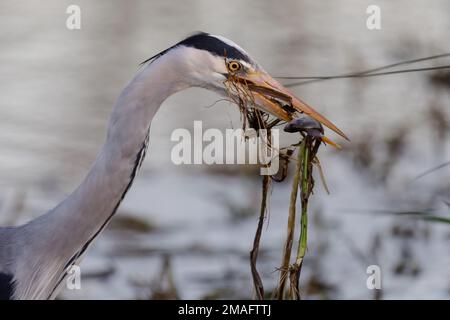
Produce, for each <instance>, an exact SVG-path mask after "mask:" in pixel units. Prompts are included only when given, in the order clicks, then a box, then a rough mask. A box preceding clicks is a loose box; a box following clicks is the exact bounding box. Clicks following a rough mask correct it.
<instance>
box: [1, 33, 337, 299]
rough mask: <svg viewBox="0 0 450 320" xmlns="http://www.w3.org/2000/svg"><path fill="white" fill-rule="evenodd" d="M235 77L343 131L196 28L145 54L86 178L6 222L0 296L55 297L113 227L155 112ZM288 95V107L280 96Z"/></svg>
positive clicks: (280, 112) (278, 113) (264, 96)
mask: <svg viewBox="0 0 450 320" xmlns="http://www.w3.org/2000/svg"><path fill="white" fill-rule="evenodd" d="M230 75H233V76H234V77H235V78H236V79H238V80H239V82H240V83H241V85H244V83H245V84H246V85H250V86H249V88H250V89H251V93H252V95H253V97H252V99H254V102H255V103H256V105H257V107H258V108H260V109H261V110H263V111H265V112H267V113H270V114H272V115H273V116H275V117H277V118H279V119H282V120H285V121H289V120H291V119H292V117H293V113H294V112H301V113H305V114H307V115H309V116H311V117H312V118H314V119H316V120H317V121H319V122H321V123H322V124H324V125H325V126H327V127H328V128H330V129H332V130H333V131H335V132H336V133H338V134H339V135H341V136H342V137H344V138H346V136H345V134H344V133H343V132H342V131H341V130H339V129H338V128H337V127H336V126H335V125H334V124H332V123H331V122H330V121H329V120H327V119H326V118H325V117H324V116H322V115H321V114H319V113H318V112H316V111H315V110H314V109H312V108H311V107H310V106H308V105H307V104H306V103H304V102H302V101H301V100H299V99H298V98H296V97H295V96H294V95H293V94H292V93H291V92H289V91H288V90H287V89H286V88H284V87H283V86H282V85H281V84H279V83H278V82H277V81H276V80H275V79H273V78H272V77H271V76H270V75H269V74H268V73H267V72H266V71H264V69H263V68H262V67H261V66H260V65H259V64H258V63H257V62H256V61H255V60H253V59H252V58H251V57H250V56H249V54H248V53H246V52H245V51H244V50H243V49H242V48H241V47H239V46H238V45H236V44H235V43H234V42H232V41H230V40H228V39H226V38H224V37H221V36H216V35H211V34H208V33H197V34H194V35H192V36H190V37H188V38H186V39H184V40H183V41H181V42H179V43H177V44H175V45H173V46H171V47H170V48H168V49H166V50H164V51H162V52H160V53H159V54H157V55H155V56H153V57H152V58H150V59H148V60H146V61H145V62H144V64H143V66H142V68H141V69H140V70H139V72H138V73H137V75H136V76H135V77H134V78H133V79H132V80H131V82H130V83H129V84H128V85H127V86H126V87H125V89H124V90H123V91H122V93H121V94H120V96H119V97H118V99H117V102H116V104H115V106H114V108H113V111H112V115H111V118H110V122H109V126H108V131H107V136H106V141H105V143H104V145H103V147H102V148H101V150H100V152H99V154H98V157H97V158H96V160H95V162H94V164H93V165H92V167H91V169H90V171H89V172H88V174H87V175H86V177H85V178H84V180H83V181H82V182H81V184H80V185H79V186H78V187H77V188H76V189H75V190H74V191H73V192H72V193H71V194H70V195H69V196H68V197H67V198H66V199H64V200H63V201H62V202H61V203H59V204H58V205H57V206H56V207H55V208H53V209H52V210H50V211H49V212H47V213H45V214H43V215H42V216H39V217H37V218H36V219H34V220H32V221H30V222H28V223H26V224H24V225H20V226H14V227H2V228H0V294H1V297H2V298H3V299H52V298H55V296H56V295H57V293H58V292H59V290H60V289H61V287H62V286H63V284H64V280H65V279H66V277H67V270H68V269H69V268H70V267H71V266H73V265H75V264H77V265H78V264H79V263H80V261H81V259H82V258H83V256H84V254H85V253H86V249H87V248H88V247H89V246H90V245H91V244H92V242H93V241H94V240H95V239H96V238H97V236H98V235H99V234H100V233H101V232H102V230H103V229H104V228H105V227H106V226H107V224H108V222H109V221H110V219H111V218H112V217H113V215H114V213H115V212H116V211H117V208H118V207H119V205H120V203H121V201H122V200H123V198H124V197H125V195H126V193H127V191H128V190H129V188H130V187H131V184H132V183H133V180H134V178H135V177H136V174H137V172H138V170H139V168H140V166H141V164H142V161H143V159H144V156H145V153H146V150H147V146H148V142H149V130H150V124H151V121H152V119H153V116H154V115H155V113H156V112H157V111H158V109H159V107H160V105H161V104H162V103H163V101H164V100H165V99H166V98H168V97H169V96H170V95H172V94H174V93H176V92H178V91H181V90H184V89H187V88H189V87H202V88H205V89H208V90H212V91H215V92H218V93H219V94H221V95H227V89H226V87H225V84H224V83H225V81H227V79H228V78H229V76H230ZM280 97H282V98H283V99H284V100H286V99H287V100H288V101H289V105H290V109H286V108H283V104H282V103H280V102H279V101H278V100H277V99H278V98H280Z"/></svg>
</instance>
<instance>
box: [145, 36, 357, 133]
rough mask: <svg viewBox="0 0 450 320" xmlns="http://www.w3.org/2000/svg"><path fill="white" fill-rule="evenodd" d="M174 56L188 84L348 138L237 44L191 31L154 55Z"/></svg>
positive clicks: (220, 37)
mask: <svg viewBox="0 0 450 320" xmlns="http://www.w3.org/2000/svg"><path fill="white" fill-rule="evenodd" d="M166 53H171V54H173V55H177V56H179V57H180V59H176V61H178V62H180V63H179V69H180V70H181V71H182V72H181V73H182V74H183V75H185V76H186V78H187V81H189V83H190V85H191V86H198V87H204V88H206V89H209V90H213V91H216V92H219V93H220V94H222V95H225V96H228V97H230V95H231V96H232V97H233V98H235V101H236V100H237V99H246V100H249V101H247V102H251V104H252V106H254V107H256V108H258V109H260V110H262V111H265V112H267V113H269V114H271V115H273V116H275V117H276V118H278V119H280V120H284V121H290V120H292V119H293V118H295V117H296V114H298V113H303V114H306V115H308V116H310V117H311V118H313V119H315V120H317V121H319V122H320V123H322V124H323V125H325V126H326V127H328V128H330V129H331V130H333V131H335V132H336V133H337V134H339V135H340V136H342V137H344V138H345V139H348V138H347V137H346V135H345V134H344V133H343V132H342V131H341V130H340V129H338V128H337V127H336V126H335V125H334V124H333V123H332V122H331V121H329V120H328V119H326V118H325V117H324V116H323V115H321V114H320V113H319V112H317V111H316V110H314V109H313V108H312V107H310V106H309V105H308V104H306V103H305V102H303V101H301V100H300V99H299V98H297V97H296V96H295V95H294V94H292V93H291V92H290V91H289V90H288V89H287V88H286V87H284V86H283V85H281V84H280V83H279V82H278V81H277V80H275V79H274V78H273V77H272V76H270V75H269V74H268V73H267V72H266V71H265V70H264V69H263V68H262V67H261V66H260V65H259V64H258V63H257V62H256V61H255V60H254V59H252V58H251V57H250V55H249V54H248V53H247V52H246V51H245V50H244V49H242V48H241V47H240V46H238V45H237V44H235V43H234V42H232V41H231V40H228V39H226V38H224V37H222V36H217V35H212V34H208V33H198V34H194V35H192V36H190V37H188V38H186V39H184V40H183V41H181V42H179V43H177V44H175V45H174V46H172V47H170V48H168V49H166V50H164V51H163V52H161V53H160V54H158V55H157V56H155V57H152V58H150V59H149V60H151V59H154V58H158V57H159V56H161V55H164V54H166Z"/></svg>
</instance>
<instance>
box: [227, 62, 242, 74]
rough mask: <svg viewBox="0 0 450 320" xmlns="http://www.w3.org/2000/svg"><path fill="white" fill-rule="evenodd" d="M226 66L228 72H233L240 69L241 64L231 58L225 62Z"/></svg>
mask: <svg viewBox="0 0 450 320" xmlns="http://www.w3.org/2000/svg"><path fill="white" fill-rule="evenodd" d="M227 68H228V71H229V72H232V73H234V72H238V71H239V70H241V68H242V65H241V64H240V63H239V62H237V61H234V60H233V61H230V62H228V63H227Z"/></svg>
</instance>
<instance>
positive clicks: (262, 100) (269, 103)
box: [238, 71, 349, 140]
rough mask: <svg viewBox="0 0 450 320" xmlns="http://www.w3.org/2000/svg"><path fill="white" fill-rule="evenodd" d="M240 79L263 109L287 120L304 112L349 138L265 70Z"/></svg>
mask: <svg viewBox="0 0 450 320" xmlns="http://www.w3.org/2000/svg"><path fill="white" fill-rule="evenodd" d="M238 80H239V81H240V82H242V83H243V84H246V85H247V87H248V88H249V90H250V91H251V93H252V95H253V98H254V101H255V103H256V105H257V107H259V108H260V109H262V110H263V111H265V112H268V113H270V114H271V115H273V116H275V117H277V118H278V119H282V120H285V121H290V120H292V119H293V114H294V113H295V112H296V111H298V112H300V113H304V114H306V115H308V116H310V117H311V118H313V119H315V120H317V121H319V122H320V123H321V124H323V125H324V126H326V127H328V128H330V129H331V130H333V131H334V132H336V133H337V134H338V135H340V136H341V137H343V138H344V139H346V140H349V139H348V137H347V136H346V135H345V133H344V132H342V130H340V129H339V128H338V127H336V126H335V125H334V124H333V123H332V122H331V121H330V120H328V119H327V118H325V117H324V116H323V115H321V114H320V113H319V112H317V111H316V110H314V109H313V108H312V107H310V106H309V105H308V104H306V103H305V102H303V101H301V100H300V99H299V98H297V97H296V96H294V95H293V94H292V93H291V92H290V91H289V90H288V89H287V88H285V87H283V86H282V85H281V84H280V83H278V81H276V80H275V79H274V78H272V77H271V76H270V75H268V74H267V73H265V72H264V71H254V72H251V73H248V74H246V75H245V76H243V77H238ZM285 106H287V108H286V107H285Z"/></svg>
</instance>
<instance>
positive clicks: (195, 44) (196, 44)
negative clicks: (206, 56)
mask: <svg viewBox="0 0 450 320" xmlns="http://www.w3.org/2000/svg"><path fill="white" fill-rule="evenodd" d="M178 46H186V47H191V48H196V49H199V50H205V51H208V52H209V53H211V54H213V55H216V56H219V57H226V58H229V59H236V60H243V61H246V62H248V63H251V59H250V57H249V56H248V55H247V54H245V53H244V52H242V51H241V50H239V49H237V48H235V47H234V46H230V45H229V44H227V43H225V42H223V41H222V40H220V39H218V38H216V37H214V36H212V35H210V34H209V33H206V32H199V33H196V34H193V35H191V36H189V37H187V38H186V39H184V40H182V41H180V42H178V43H177V44H175V45H173V46H171V47H170V48H167V49H165V50H163V51H161V52H160V53H158V54H156V55H154V56H153V57H150V58H148V59H147V60H145V61H144V62H142V63H141V65H143V64H146V63H147V62H153V61H155V60H156V59H158V58H159V57H161V56H163V55H164V54H166V53H167V52H168V51H170V50H171V49H173V48H176V47H178Z"/></svg>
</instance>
